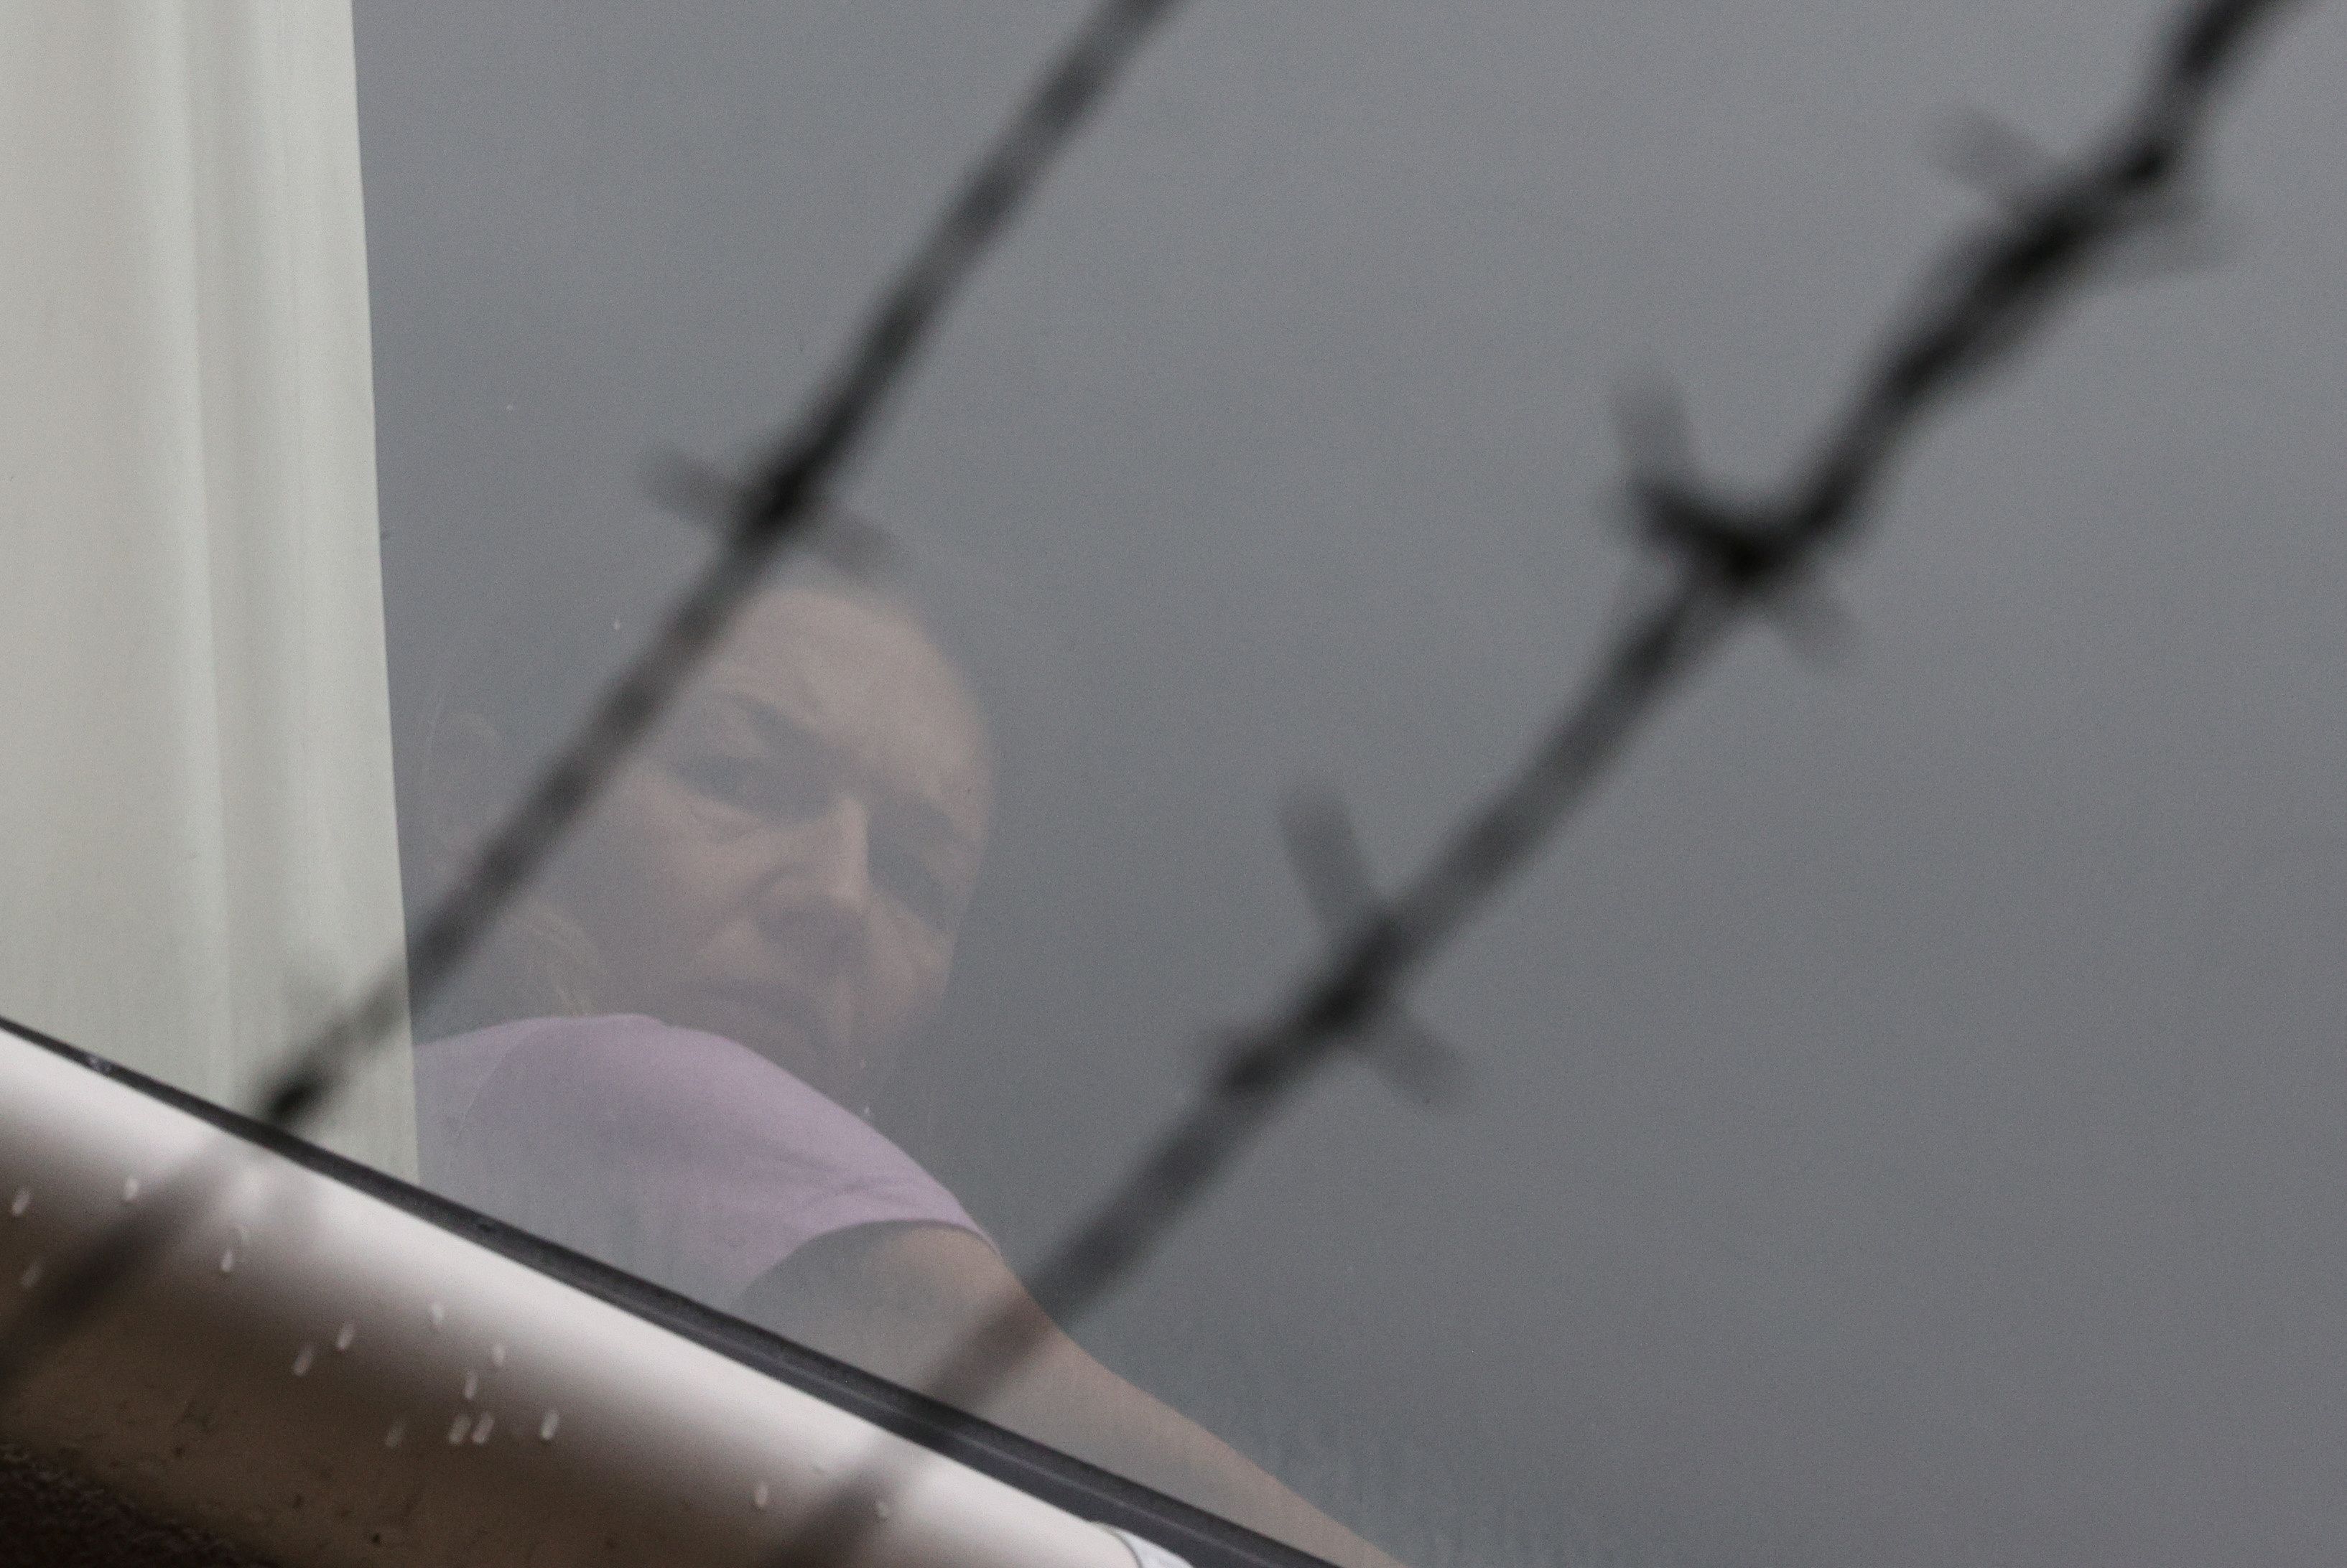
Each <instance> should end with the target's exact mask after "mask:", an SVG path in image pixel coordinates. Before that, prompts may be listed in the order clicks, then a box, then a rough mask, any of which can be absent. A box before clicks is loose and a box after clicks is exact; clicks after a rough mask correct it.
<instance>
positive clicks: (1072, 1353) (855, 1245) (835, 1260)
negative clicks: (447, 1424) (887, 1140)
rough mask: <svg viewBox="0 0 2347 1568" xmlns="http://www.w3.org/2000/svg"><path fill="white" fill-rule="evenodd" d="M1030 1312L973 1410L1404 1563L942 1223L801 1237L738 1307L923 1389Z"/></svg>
mask: <svg viewBox="0 0 2347 1568" xmlns="http://www.w3.org/2000/svg"><path fill="white" fill-rule="evenodd" d="M1005 1309H1008V1310H1010V1311H1011V1312H1013V1313H1019V1314H1031V1319H1030V1322H1029V1323H1028V1325H1027V1327H1028V1328H1029V1329H1031V1330H1032V1332H1033V1336H1034V1343H1035V1345H1036V1349H1035V1350H1034V1352H1033V1353H1032V1354H1031V1355H1030V1357H1029V1358H1028V1359H1027V1361H1026V1362H1025V1364H1024V1365H1023V1366H1022V1367H1021V1368H1020V1369H1019V1371H1018V1372H1017V1373H1016V1374H1015V1375H1014V1376H1013V1377H1011V1378H1010V1379H1009V1380H1006V1381H1005V1382H1004V1383H1003V1385H1002V1386H1001V1387H1000V1388H999V1389H998V1390H996V1391H995V1393H994V1394H993V1395H992V1396H991V1397H990V1398H989V1400H987V1401H986V1402H985V1404H984V1406H983V1407H982V1408H981V1409H979V1410H977V1411H975V1412H973V1413H976V1414H979V1415H983V1416H985V1417H986V1418H987V1419H988V1420H992V1421H995V1422H997V1423H999V1424H1000V1425H1002V1426H1006V1427H1009V1428H1010V1429H1011V1430H1012V1431H1017V1432H1020V1433H1021V1434H1023V1435H1025V1436H1027V1437H1030V1438H1033V1439H1034V1440H1035V1441H1038V1442H1041V1443H1047V1444H1049V1445H1050V1446H1051V1447H1053V1448H1056V1449H1059V1450H1061V1451H1063V1452H1067V1453H1071V1454H1073V1455H1075V1456H1076V1457H1077V1458H1079V1459H1081V1460H1085V1461H1090V1462H1091V1463H1093V1464H1096V1465H1099V1466H1100V1467H1101V1468H1102V1469H1103V1470H1108V1471H1114V1472H1115V1473H1117V1474H1119V1475H1122V1476H1124V1477H1127V1478H1128V1479H1130V1480H1133V1481H1140V1482H1141V1483H1142V1484H1143V1485H1144V1486H1150V1487H1153V1488H1155V1489H1156V1490H1158V1491H1160V1492H1166V1493H1169V1494H1171V1495H1173V1496H1175V1497H1179V1498H1181V1499H1182V1500H1183V1501H1184V1502H1191V1503H1194V1504H1196V1505H1197V1506H1199V1507H1201V1508H1204V1509H1208V1510H1210V1511H1212V1512H1215V1513H1219V1514H1222V1515H1223V1516H1224V1517H1225V1518H1227V1519H1231V1520H1235V1521H1236V1522H1238V1523H1240V1524H1244V1525H1245V1526H1246V1527H1247V1528H1249V1529H1251V1530H1254V1531H1256V1532H1260V1533H1262V1534H1265V1535H1269V1536H1272V1537H1274V1538H1275V1539H1276V1540H1280V1541H1284V1542H1286V1543H1288V1544H1290V1545H1292V1546H1296V1547H1300V1548H1302V1549H1303V1550H1305V1551H1307V1552H1309V1553H1313V1554H1314V1555H1316V1556H1319V1557H1325V1558H1327V1560H1328V1561H1330V1562H1332V1563H1341V1564H1344V1565H1345V1568H1400V1565H1399V1564H1398V1563H1395V1562H1394V1560H1393V1559H1392V1558H1390V1557H1389V1556H1387V1555H1386V1554H1385V1553H1382V1552H1380V1551H1378V1549H1377V1548H1376V1547H1374V1546H1372V1545H1370V1544H1369V1543H1368V1542H1366V1541H1363V1540H1362V1539H1361V1538H1360V1537H1359V1536H1358V1535H1355V1534H1354V1533H1353V1532H1351V1531H1349V1530H1347V1529H1346V1528H1345V1527H1344V1526H1343V1525H1340V1524H1338V1523H1337V1522H1336V1521H1334V1520H1332V1519H1330V1518H1329V1517H1328V1516H1327V1515H1326V1514H1324V1513H1322V1512H1320V1511H1319V1510H1317V1509H1316V1508H1314V1507H1313V1506H1312V1505H1311V1504H1310V1503H1308V1502H1305V1501H1304V1500H1303V1499H1302V1498H1300V1497H1298V1496H1296V1494H1295V1493H1294V1492H1290V1491H1288V1490H1287V1488H1286V1487H1285V1486H1282V1485H1281V1484H1280V1483H1279V1482H1278V1481H1275V1480H1273V1479H1272V1478H1271V1477H1270V1476H1269V1475H1266V1473H1264V1471H1262V1470H1261V1469H1259V1468H1257V1467H1256V1466H1255V1464H1254V1463H1252V1462H1250V1461H1248V1460H1247V1459H1246V1458H1245V1456H1243V1455H1241V1454H1240V1453H1239V1452H1237V1451H1235V1450H1234V1449H1233V1448H1231V1447H1230V1445H1229V1444H1227V1443H1225V1442H1224V1441H1221V1440H1220V1439H1218V1438H1216V1437H1214V1435H1213V1434H1211V1433H1209V1432H1207V1431H1205V1430H1204V1428H1202V1427H1200V1426H1198V1425H1197V1424H1196V1423H1195V1422H1194V1421H1192V1420H1189V1419H1188V1418H1187V1417H1184V1416H1183V1415H1181V1414H1179V1413H1178V1412H1176V1411H1174V1410H1171V1409H1169V1408H1167V1407H1166V1406H1165V1405H1163V1404H1162V1403H1160V1402H1159V1401H1158V1400H1155V1399H1153V1398H1152V1397H1151V1396H1150V1395H1148V1394H1146V1393H1143V1391H1142V1390H1139V1389H1137V1388H1134V1387H1133V1385H1132V1384H1131V1383H1128V1382H1126V1381H1125V1380H1123V1379H1122V1378H1120V1377H1118V1376H1117V1375H1116V1374H1115V1373H1113V1372H1112V1371H1110V1370H1109V1369H1107V1368H1105V1367H1103V1366H1102V1365H1101V1364H1100V1363H1099V1362H1098V1361H1096V1360H1094V1359H1092V1357H1091V1356H1090V1355H1089V1354H1087V1353H1086V1352H1085V1350H1084V1349H1083V1348H1082V1347H1081V1346H1080V1345H1078V1344H1077V1343H1076V1342H1075V1341H1074V1340H1073V1339H1070V1338H1068V1336H1067V1335H1066V1334H1064V1333H1062V1332H1061V1331H1060V1329H1058V1328H1057V1327H1056V1326H1054V1325H1052V1324H1051V1323H1050V1322H1049V1321H1047V1320H1045V1319H1044V1317H1043V1312H1042V1308H1040V1307H1038V1306H1037V1305H1036V1304H1035V1301H1034V1299H1033V1298H1031V1297H1030V1296H1029V1295H1028V1294H1027V1292H1026V1290H1025V1289H1024V1288H1022V1287H1021V1286H1020V1283H1019V1280H1018V1278H1017V1277H1016V1276H1015V1275H1013V1274H1012V1273H1011V1272H1010V1269H1009V1268H1007V1267H1005V1266H1004V1264H1003V1262H1002V1260H1001V1259H1000V1258H999V1257H997V1256H996V1255H995V1252H994V1249H993V1248H992V1247H989V1246H987V1244H986V1243H985V1242H983V1241H981V1240H980V1239H979V1238H978V1237H975V1236H972V1235H970V1234H969V1232H967V1231H961V1230H954V1229H950V1228H948V1227H943V1226H928V1225H874V1226H863V1227H857V1228H856V1229H853V1230H847V1231H842V1232H839V1233H837V1234H836V1235H834V1236H829V1237H824V1238H822V1239H821V1240H819V1241H815V1242H813V1243H811V1244H809V1245H808V1246H807V1247H803V1248H801V1249H800V1251H799V1252H798V1253H797V1254H795V1255H794V1256H793V1257H791V1258H790V1259H789V1260H788V1261H787V1262H785V1263H784V1264H783V1265H782V1267H780V1268H776V1269H775V1270H774V1272H773V1273H771V1274H769V1275H767V1276H766V1277H765V1278H763V1279H761V1280H760V1281H758V1282H757V1283H756V1284H755V1285H753V1286H752V1287H751V1288H750V1289H749V1291H748V1292H747V1294H746V1295H745V1296H744V1297H743V1301H742V1305H741V1311H742V1313H743V1316H745V1317H747V1318H749V1319H752V1320H753V1321H754V1322H758V1323H762V1324H764V1325H765V1326H767V1327H768V1328H771V1329H774V1330H775V1331H776V1332H777V1333H780V1334H783V1335H785V1336H786V1337H788V1338H790V1339H795V1340H797V1341H798V1342H799V1343H801V1344H804V1345H808V1346H811V1347H813V1348H814V1349H818V1350H821V1351H823V1352H824V1353H825V1355H829V1356H835V1357H837V1358H838V1359H841V1360H843V1361H846V1362H849V1363H851V1364H852V1365H855V1366H858V1367H861V1368H863V1369H866V1371H870V1372H873V1373H876V1374H877V1375H878V1376H880V1377H884V1378H887V1380H889V1381H891V1382H894V1383H898V1384H901V1385H903V1386H905V1387H907V1388H914V1389H917V1388H920V1387H921V1386H922V1384H923V1381H924V1380H926V1379H928V1377H930V1376H931V1375H933V1374H934V1372H935V1371H936V1369H937V1368H938V1366H939V1365H940V1364H941V1363H942V1362H943V1361H944V1360H945V1359H946V1358H947V1357H948V1355H950V1354H951V1353H952V1351H953V1350H954V1349H955V1348H956V1347H958V1345H960V1344H961V1343H962V1342H963V1341H964V1340H965V1339H967V1338H968V1337H969V1335H971V1334H972V1333H974V1332H976V1331H977V1330H978V1329H979V1328H980V1327H981V1326H982V1325H984V1324H986V1323H987V1322H988V1321H989V1319H990V1318H991V1315H992V1314H994V1313H995V1312H997V1311H1000V1310H1005Z"/></svg>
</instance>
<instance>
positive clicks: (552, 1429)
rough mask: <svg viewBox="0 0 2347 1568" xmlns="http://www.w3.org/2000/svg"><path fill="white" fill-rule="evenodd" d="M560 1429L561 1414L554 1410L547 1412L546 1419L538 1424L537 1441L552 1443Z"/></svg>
mask: <svg viewBox="0 0 2347 1568" xmlns="http://www.w3.org/2000/svg"><path fill="white" fill-rule="evenodd" d="M561 1427H562V1416H561V1413H560V1412H559V1411H556V1410H548V1411H547V1412H546V1419H545V1420H542V1421H540V1422H538V1441H540V1442H552V1441H554V1434H555V1433H556V1432H557V1431H560V1430H561Z"/></svg>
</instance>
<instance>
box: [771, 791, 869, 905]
mask: <svg viewBox="0 0 2347 1568" xmlns="http://www.w3.org/2000/svg"><path fill="white" fill-rule="evenodd" d="M777 860H778V863H777V864H776V866H775V867H774V873H773V874H772V875H771V876H769V877H768V878H767V879H766V890H765V899H764V911H765V912H766V914H767V916H768V918H769V919H770V920H774V921H780V922H783V923H785V924H797V923H800V922H803V921H807V920H810V919H813V920H818V921H825V920H827V921H836V922H839V923H841V924H843V925H846V924H851V923H852V924H853V926H855V927H856V929H861V927H862V925H863V922H864V918H865V916H866V913H867V912H868V911H869V910H870V908H871V905H872V819H871V813H870V811H869V810H867V809H866V807H865V805H864V803H863V802H862V801H860V800H858V799H856V798H855V797H854V796H852V795H848V794H846V793H842V794H839V795H836V796H835V797H833V799H832V802H831V804H830V805H829V806H828V807H827V808H826V809H825V810H824V811H823V813H822V814H821V815H820V816H815V817H809V818H805V819H802V820H800V821H798V822H795V823H793V824H792V825H791V826H789V827H788V828H786V829H784V832H783V837H782V842H781V846H780V850H779V853H778V856H777Z"/></svg>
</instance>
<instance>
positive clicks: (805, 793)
mask: <svg viewBox="0 0 2347 1568" xmlns="http://www.w3.org/2000/svg"><path fill="white" fill-rule="evenodd" d="M677 776H678V777H679V778H681V779H683V780H684V782H685V783H686V784H687V785H688V786H689V787H691V788H692V790H693V792H694V793H696V794H698V795H701V796H702V797H703V798H705V799H710V800H713V801H715V802H717V803H718V804H720V805H723V806H731V807H733V808H734V809H737V810H742V811H748V812H752V813H753V814H755V815H757V816H761V817H766V818H772V819H775V820H796V819H798V818H802V817H811V816H815V815H817V814H818V813H820V812H821V811H822V810H823V809H825V807H826V806H828V805H829V804H830V803H831V785H830V781H829V780H828V779H824V778H822V777H820V776H819V774H818V772H817V771H816V770H815V769H809V768H805V767H794V766H793V765H792V764H791V763H789V762H788V761H785V760H782V759H775V758H771V757H754V758H753V757H726V756H702V757H694V758H689V759H686V760H685V761H684V762H683V763H682V764H680V765H679V766H678V768H677Z"/></svg>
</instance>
